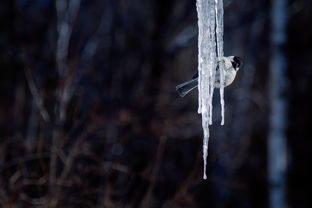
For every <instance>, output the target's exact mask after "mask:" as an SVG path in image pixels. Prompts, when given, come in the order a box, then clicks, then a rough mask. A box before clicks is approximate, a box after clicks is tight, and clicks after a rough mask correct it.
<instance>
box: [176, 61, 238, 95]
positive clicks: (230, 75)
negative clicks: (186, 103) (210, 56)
mask: <svg viewBox="0 0 312 208" xmlns="http://www.w3.org/2000/svg"><path fill="white" fill-rule="evenodd" d="M221 61H223V62H224V80H225V83H224V86H225V87H227V86H229V85H230V84H232V82H233V81H234V79H235V76H236V72H237V71H238V70H239V68H240V67H242V64H243V62H242V59H241V58H239V57H238V56H228V57H222V58H219V59H218V62H221ZM197 86H198V72H197V73H196V74H195V75H194V76H193V77H192V79H191V80H189V81H187V82H184V83H182V84H179V85H177V86H176V90H177V91H178V93H179V95H180V96H181V97H184V96H185V95H186V94H187V93H189V92H190V91H191V90H193V89H194V88H196V87H197ZM214 87H216V88H220V70H219V66H217V68H216V75H215V83H214Z"/></svg>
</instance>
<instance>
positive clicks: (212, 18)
mask: <svg viewBox="0 0 312 208" xmlns="http://www.w3.org/2000/svg"><path fill="white" fill-rule="evenodd" d="M196 6H197V13H198V28H199V33H198V75H199V76H198V113H200V114H202V127H203V131H204V139H203V159H204V176H203V178H204V179H206V178H207V176H206V166H207V156H208V141H209V125H211V124H212V109H213V106H212V98H213V92H214V82H215V72H216V67H217V65H218V63H221V64H219V68H220V74H221V76H220V77H221V78H220V79H221V80H220V81H221V87H220V103H221V116H222V121H221V125H223V124H224V99H223V92H224V82H223V80H224V70H223V64H222V62H218V61H217V60H218V57H223V0H197V4H196Z"/></svg>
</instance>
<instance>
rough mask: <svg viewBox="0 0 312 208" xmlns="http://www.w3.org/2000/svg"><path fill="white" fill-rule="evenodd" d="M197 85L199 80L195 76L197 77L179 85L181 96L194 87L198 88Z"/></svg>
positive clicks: (177, 88)
mask: <svg viewBox="0 0 312 208" xmlns="http://www.w3.org/2000/svg"><path fill="white" fill-rule="evenodd" d="M197 85H198V80H197V78H195V79H191V80H190V81H187V82H184V83H182V84H179V85H177V86H176V90H177V92H178V93H179V95H180V96H181V97H184V96H185V95H186V94H187V93H189V92H190V91H191V90H192V89H194V88H196V87H197Z"/></svg>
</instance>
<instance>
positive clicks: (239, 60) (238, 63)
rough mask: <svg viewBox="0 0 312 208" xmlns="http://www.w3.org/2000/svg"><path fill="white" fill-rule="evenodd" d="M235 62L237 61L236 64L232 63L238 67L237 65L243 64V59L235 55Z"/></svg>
mask: <svg viewBox="0 0 312 208" xmlns="http://www.w3.org/2000/svg"><path fill="white" fill-rule="evenodd" d="M233 60H234V62H235V66H234V64H233V63H232V65H233V67H234V68H236V67H240V66H241V65H242V61H241V59H240V58H239V57H237V56H234V58H233Z"/></svg>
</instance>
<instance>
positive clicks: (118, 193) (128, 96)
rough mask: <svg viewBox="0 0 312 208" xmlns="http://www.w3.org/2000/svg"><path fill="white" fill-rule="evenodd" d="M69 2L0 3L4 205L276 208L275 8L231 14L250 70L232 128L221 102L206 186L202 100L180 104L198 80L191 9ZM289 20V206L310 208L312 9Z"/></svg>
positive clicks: (291, 13) (241, 7) (170, 3)
mask: <svg viewBox="0 0 312 208" xmlns="http://www.w3.org/2000/svg"><path fill="white" fill-rule="evenodd" d="M56 2H59V4H58V5H59V6H58V7H56ZM70 2H71V3H72V4H69V5H67V0H57V1H53V0H2V1H1V3H0V68H1V69H0V96H1V99H0V204H1V205H0V206H1V207H168V208H170V207H181V208H182V207H240V208H248V207H268V193H269V189H270V186H269V185H268V177H267V156H266V155H267V146H266V145H267V137H268V131H269V123H270V121H269V116H270V100H269V92H270V88H269V81H268V80H269V62H270V57H271V56H270V34H271V33H270V31H271V30H270V24H271V18H270V14H271V10H270V9H271V2H270V1H268V0H257V1H250V0H225V1H224V6H225V35H224V40H225V43H224V45H225V54H226V55H237V56H240V57H242V58H243V59H244V62H245V66H244V68H243V69H241V70H240V71H239V73H238V76H237V78H236V80H235V82H234V83H233V84H232V85H231V86H230V87H228V88H226V90H225V99H226V120H225V126H220V125H219V123H220V114H219V113H220V106H219V102H218V93H216V94H215V95H216V96H215V98H216V99H215V102H214V103H215V105H214V106H215V107H214V109H215V110H214V124H213V125H212V126H211V128H210V129H211V139H210V143H209V158H208V179H207V180H206V181H204V180H203V179H202V169H203V164H202V151H201V150H202V149H201V148H202V147H201V145H202V129H201V117H200V115H198V114H197V90H195V91H194V92H192V93H191V94H190V95H188V96H186V97H185V98H183V99H182V98H180V97H178V95H177V93H176V92H175V86H176V85H177V84H180V83H181V82H183V81H186V80H187V79H189V78H190V77H192V75H193V73H195V72H196V70H197V50H198V49H197V16H196V7H195V0H81V2H79V1H74V0H70ZM77 2H78V4H75V3H77ZM62 3H63V4H65V8H67V9H65V10H62V9H61V6H62ZM66 5H67V7H66ZM75 6H77V7H75ZM56 8H59V9H56ZM287 13H288V17H289V22H288V23H289V24H288V30H287V35H288V42H287V44H286V45H285V48H284V49H285V51H286V54H287V57H288V58H287V63H288V67H287V68H288V71H287V79H288V88H287V92H286V93H285V95H284V96H285V100H286V102H288V114H287V123H288V128H287V145H288V146H287V150H288V155H287V160H288V170H287V197H286V200H287V205H288V207H311V206H312V198H311V193H310V192H311V191H310V189H311V185H312V184H311V175H312V163H311V146H312V140H311V139H312V137H311V134H312V133H311V125H309V124H311V121H310V120H311V118H312V110H311V109H312V108H311V106H312V102H311V90H312V82H311V78H312V68H311V67H312V62H311V54H312V41H311V40H312V39H311V38H312V30H311V19H312V2H311V1H310V0H295V1H289V3H288V8H287ZM57 28H63V30H62V31H66V30H64V28H65V29H66V28H67V29H68V30H67V32H65V33H63V34H60V33H58V32H57V31H58V30H57ZM309 128H310V129H309Z"/></svg>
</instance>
